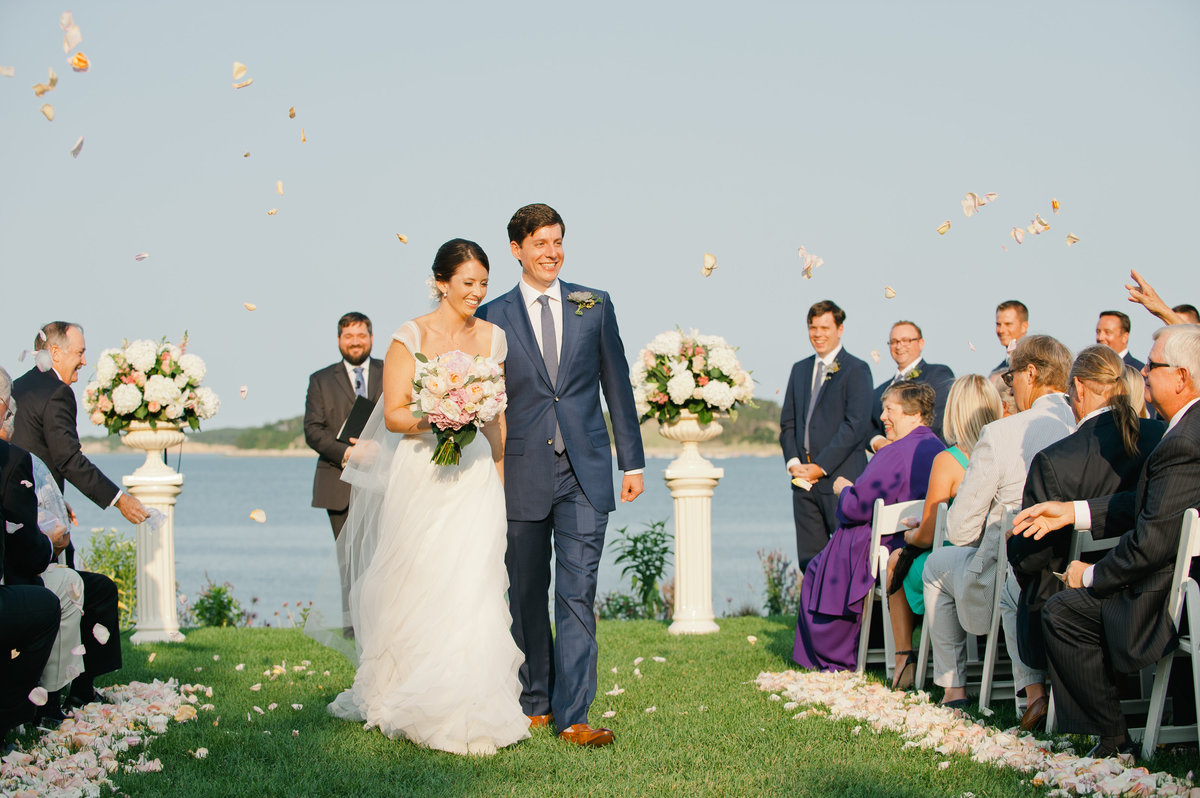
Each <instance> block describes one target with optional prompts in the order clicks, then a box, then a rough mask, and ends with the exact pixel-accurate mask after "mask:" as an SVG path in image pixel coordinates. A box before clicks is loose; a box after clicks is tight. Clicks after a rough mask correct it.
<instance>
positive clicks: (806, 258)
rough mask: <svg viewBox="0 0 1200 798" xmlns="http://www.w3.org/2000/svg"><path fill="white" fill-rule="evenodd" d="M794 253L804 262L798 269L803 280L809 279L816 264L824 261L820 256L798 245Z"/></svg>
mask: <svg viewBox="0 0 1200 798" xmlns="http://www.w3.org/2000/svg"><path fill="white" fill-rule="evenodd" d="M796 254H797V255H798V256H799V257H800V260H801V261H802V262H803V263H804V266H803V267H801V269H800V273H801V274H803V275H804V279H805V280H811V279H812V276H813V269H815V268H817V267H818V266H820V265H821V264H823V263H824V262H825V261H824V260H822V259H821V258H818V257H817V256H816V255H814V254H812V253H811V252H809V251H808V250H806V249H805V248H804V247H800V248H799V249H798V250H797V251H796Z"/></svg>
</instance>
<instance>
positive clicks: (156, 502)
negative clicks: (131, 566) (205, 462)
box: [121, 421, 184, 644]
mask: <svg viewBox="0 0 1200 798" xmlns="http://www.w3.org/2000/svg"><path fill="white" fill-rule="evenodd" d="M183 440H184V435H183V433H182V432H181V431H180V430H179V426H178V425H177V424H168V423H163V422H159V423H158V425H157V428H152V427H151V426H150V424H149V423H148V422H145V421H134V422H131V423H130V425H129V429H128V431H126V432H125V433H124V434H123V435H122V437H121V442H122V443H123V444H125V445H126V446H128V447H130V448H131V449H138V450H141V451H144V452H146V461H145V462H144V463H142V465H141V466H139V467H138V468H137V469H136V470H135V471H134V472H133V473H132V474H130V475H129V476H126V477H123V478H122V480H121V481H122V483H123V484H124V485H125V487H126V489H127V490H128V492H129V494H130V495H131V496H134V497H135V498H137V499H139V500H140V501H141V502H142V504H144V505H145V506H146V509H147V510H151V511H154V510H157V511H158V512H159V513H161V514H162V515H161V516H157V517H156V516H154V515H153V514H152V515H151V517H150V518H149V519H147V520H146V521H144V522H143V523H141V524H138V525H137V613H136V619H137V620H136V625H135V629H134V633H133V636H132V637H131V638H130V641H131V642H133V643H135V644H136V643H161V642H168V641H180V640H183V634H182V633H181V632H180V631H179V611H178V607H177V604H176V599H175V500H176V498H177V497H178V496H179V494H180V492H181V491H182V490H183V475H182V474H180V473H179V472H178V471H176V470H175V469H173V468H171V467H170V466H169V465H167V464H166V463H165V462H164V457H163V454H164V452H165V451H166V450H167V449H168V448H170V447H172V446H178V445H179V444H181V443H183Z"/></svg>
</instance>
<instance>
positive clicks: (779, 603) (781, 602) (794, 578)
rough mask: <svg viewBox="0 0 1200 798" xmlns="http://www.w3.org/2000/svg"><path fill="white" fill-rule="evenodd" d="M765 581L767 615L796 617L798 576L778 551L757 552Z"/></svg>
mask: <svg viewBox="0 0 1200 798" xmlns="http://www.w3.org/2000/svg"><path fill="white" fill-rule="evenodd" d="M758 559H759V560H760V561H762V567H763V576H764V577H766V580H767V595H766V599H767V602H766V605H765V609H766V610H767V615H796V614H797V613H799V612H800V581H799V580H800V574H799V573H798V572H797V570H796V567H795V566H793V565H792V563H791V561H790V560H789V559H788V558H787V557H786V556H785V555H784V553H783V551H782V550H780V549H774V550H772V551H767V550H766V549H759V550H758Z"/></svg>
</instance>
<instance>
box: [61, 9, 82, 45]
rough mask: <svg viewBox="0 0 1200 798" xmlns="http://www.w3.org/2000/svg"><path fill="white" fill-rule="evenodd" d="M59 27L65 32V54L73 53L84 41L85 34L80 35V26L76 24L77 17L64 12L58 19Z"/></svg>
mask: <svg viewBox="0 0 1200 798" xmlns="http://www.w3.org/2000/svg"><path fill="white" fill-rule="evenodd" d="M58 27H60V28H62V31H63V52H64V53H69V52H71V51H72V50H74V49H75V48H76V47H78V46H79V43H80V42H81V41H83V34H82V33H80V31H79V26H78V25H76V24H75V15H74V14H72V13H71V12H70V11H64V12H63V13H62V16H60V17H59V18H58Z"/></svg>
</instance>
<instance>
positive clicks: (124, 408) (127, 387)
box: [112, 382, 142, 416]
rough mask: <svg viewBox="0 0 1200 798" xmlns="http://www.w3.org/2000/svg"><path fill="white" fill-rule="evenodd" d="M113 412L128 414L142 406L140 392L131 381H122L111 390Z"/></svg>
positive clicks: (120, 414) (122, 414) (121, 414)
mask: <svg viewBox="0 0 1200 798" xmlns="http://www.w3.org/2000/svg"><path fill="white" fill-rule="evenodd" d="M112 402H113V412H114V413H116V414H117V415H118V416H124V415H128V414H129V413H132V412H133V411H134V410H137V409H138V408H139V407H141V406H142V392H141V390H140V389H139V388H138V387H137V386H136V385H134V384H133V383H131V382H123V383H121V384H120V385H118V386H117V387H116V388H113V392H112Z"/></svg>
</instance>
